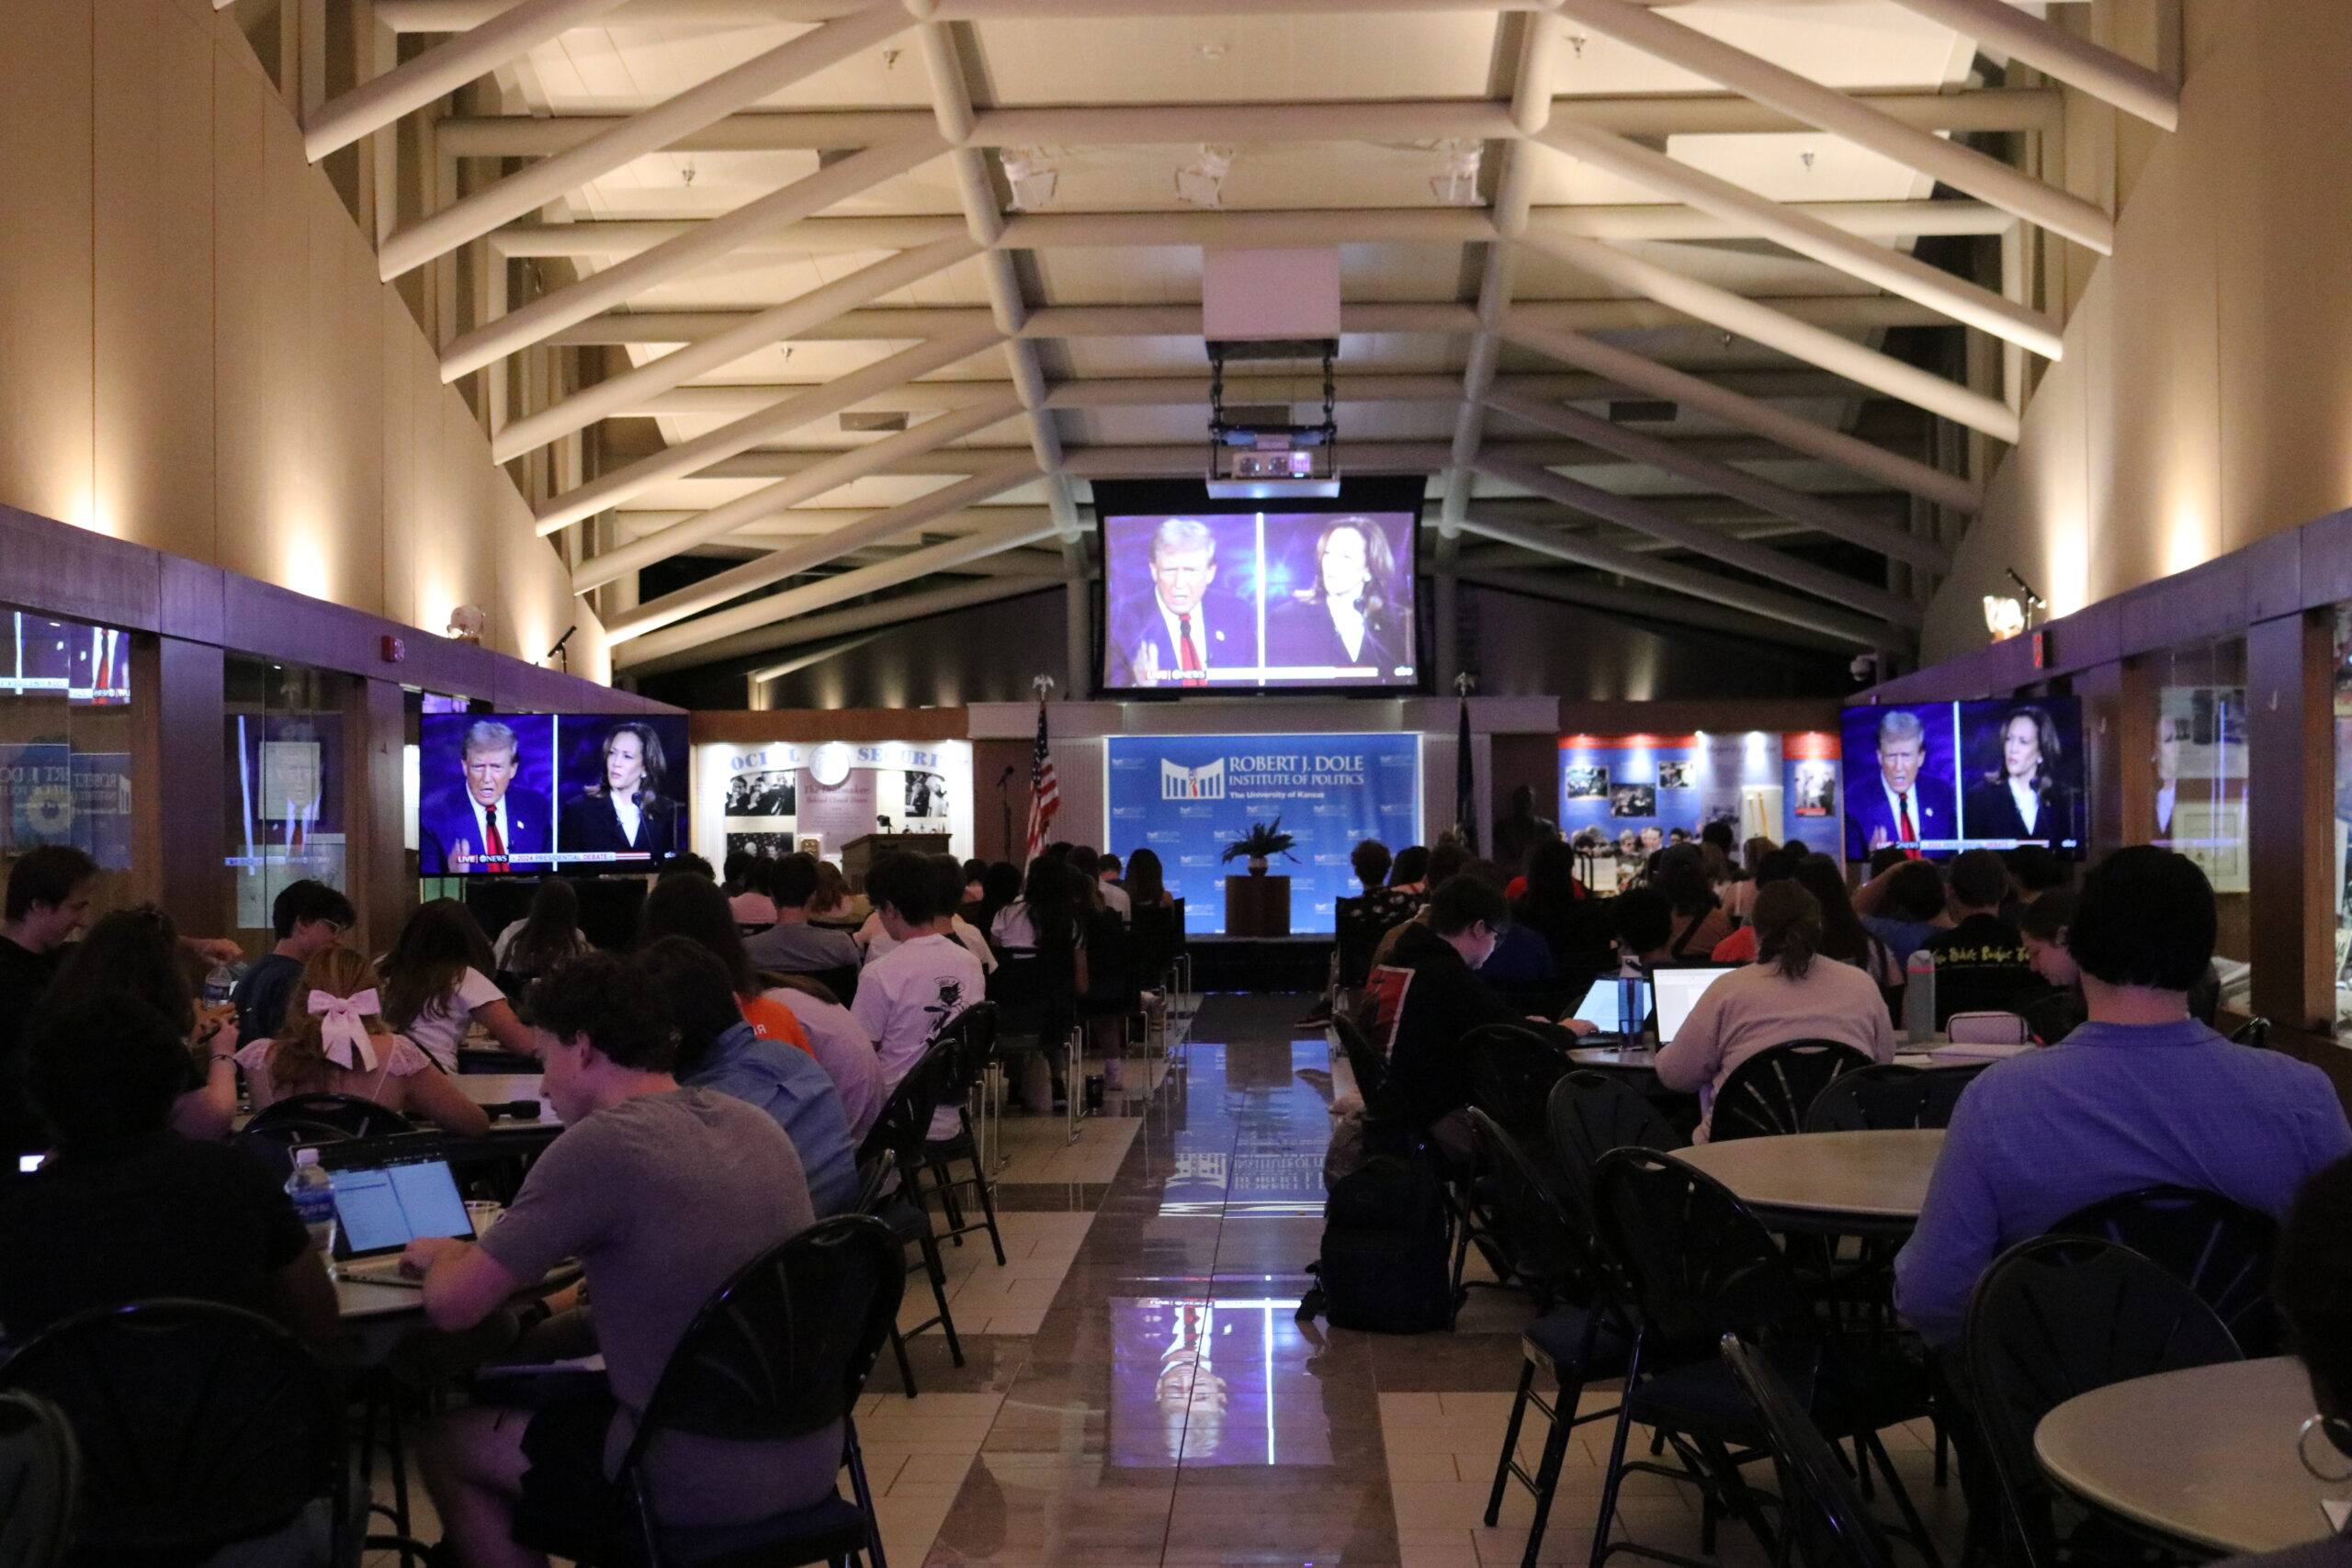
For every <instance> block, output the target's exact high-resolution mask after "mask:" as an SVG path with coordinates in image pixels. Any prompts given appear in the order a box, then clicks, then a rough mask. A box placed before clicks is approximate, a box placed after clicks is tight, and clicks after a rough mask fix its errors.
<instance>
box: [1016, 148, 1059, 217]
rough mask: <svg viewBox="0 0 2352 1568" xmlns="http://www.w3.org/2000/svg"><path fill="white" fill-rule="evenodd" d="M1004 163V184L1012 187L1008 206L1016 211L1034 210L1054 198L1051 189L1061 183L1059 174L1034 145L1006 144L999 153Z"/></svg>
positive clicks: (1041, 151) (1053, 189)
mask: <svg viewBox="0 0 2352 1568" xmlns="http://www.w3.org/2000/svg"><path fill="white" fill-rule="evenodd" d="M1001 162H1002V164H1004V178H1005V183H1006V184H1008V185H1010V186H1012V206H1013V209H1014V210H1015V211H1018V212H1035V211H1036V210H1038V209H1040V208H1043V207H1045V206H1046V205H1048V204H1049V203H1051V202H1052V201H1053V199H1054V191H1055V189H1056V187H1057V186H1059V185H1060V184H1061V175H1059V174H1058V173H1057V172H1056V171H1055V169H1054V168H1053V166H1052V164H1050V163H1049V162H1048V161H1047V159H1046V154H1045V152H1044V151H1043V150H1041V149H1039V148H1035V147H1019V148H1015V147H1008V148H1006V149H1005V150H1004V152H1002V153H1001Z"/></svg>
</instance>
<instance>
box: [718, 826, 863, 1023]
mask: <svg viewBox="0 0 2352 1568" xmlns="http://www.w3.org/2000/svg"><path fill="white" fill-rule="evenodd" d="M770 880H771V881H772V882H774V884H775V924H774V925H772V926H770V927H769V928H768V929H767V930H765V931H761V932H760V933H759V934H758V935H756V936H751V937H746V938H745V939H744V940H743V953H744V955H745V956H746V957H748V958H750V959H751V961H752V968H754V969H777V970H782V971H783V972H784V973H786V974H787V975H821V974H824V973H825V972H827V971H828V970H833V969H855V968H856V967H857V966H858V964H859V962H860V961H861V959H862V958H863V957H864V954H862V953H859V952H858V950H857V943H856V942H854V941H852V940H851V939H850V936H849V933H848V932H846V931H827V930H826V929H825V928H824V927H822V926H812V925H810V924H809V901H810V900H811V899H813V898H815V897H817V857H816V856H814V855H803V854H790V855H786V856H784V857H783V858H782V859H780V860H778V861H777V862H776V863H775V871H774V872H772V873H770ZM843 999H844V1000H846V998H843Z"/></svg>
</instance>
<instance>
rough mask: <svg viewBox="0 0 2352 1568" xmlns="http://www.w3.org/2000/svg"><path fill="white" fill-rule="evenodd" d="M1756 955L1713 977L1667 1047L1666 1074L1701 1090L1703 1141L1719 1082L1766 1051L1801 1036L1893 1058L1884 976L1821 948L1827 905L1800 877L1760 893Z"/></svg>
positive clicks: (1663, 1051)
mask: <svg viewBox="0 0 2352 1568" xmlns="http://www.w3.org/2000/svg"><path fill="white" fill-rule="evenodd" d="M1755 926H1756V941H1757V962H1756V963H1754V964H1749V965H1748V966H1747V967H1746V968H1744V969H1735V970H1733V971H1732V972H1731V973H1730V974H1728V975H1725V976H1723V977H1722V978H1721V979H1718V980H1717V981H1715V982H1714V984H1713V985H1711V986H1709V987H1707V989H1706V994H1705V995H1703V996H1702V997H1701V998H1699V1000H1698V1002H1697V1004H1696V1005H1695V1006H1693V1007H1692V1008H1691V1016H1690V1017H1688V1018H1686V1019H1684V1020H1683V1021H1682V1027H1681V1029H1680V1030H1679V1032H1677V1033H1676V1034H1675V1036H1674V1040H1673V1043H1670V1044H1668V1045H1664V1046H1661V1047H1659V1049H1658V1054H1657V1063H1656V1064H1655V1065H1656V1068H1657V1081H1658V1082H1660V1083H1662V1084H1664V1085H1665V1086H1666V1087H1667V1088H1668V1089H1677V1090H1680V1091H1681V1092H1684V1093H1689V1092H1690V1091H1691V1090H1692V1089H1696V1090H1698V1091H1699V1102H1700V1110H1701V1117H1700V1122H1699V1133H1698V1140H1697V1141H1698V1142H1700V1143H1702V1144H1703V1143H1705V1142H1706V1141H1707V1136H1708V1134H1709V1132H1710V1130H1711V1128H1712V1126H1713V1121H1714V1114H1715V1092H1716V1091H1717V1090H1718V1089H1722V1088H1723V1086H1724V1080H1725V1079H1727V1078H1729V1077H1731V1075H1732V1070H1733V1069H1734V1068H1736V1067H1737V1066H1739V1065H1740V1064H1741V1063H1742V1062H1745V1061H1746V1060H1747V1058H1749V1057H1750V1056H1753V1055H1756V1054H1757V1053H1758V1052H1759V1051H1764V1050H1769V1049H1770V1048H1771V1047H1772V1046H1775V1045H1785V1044H1787V1043H1789V1042H1790V1041H1792V1040H1834V1041H1837V1042H1838V1043H1840V1044H1844V1045H1851V1046H1852V1047H1854V1049H1856V1050H1857V1051H1860V1052H1862V1053H1863V1054H1864V1055H1868V1056H1870V1057H1871V1059H1872V1060H1873V1061H1880V1062H1891V1061H1893V1060H1894V1030H1893V1029H1892V1028H1891V1027H1889V1025H1888V1023H1887V1015H1886V998H1884V997H1883V996H1881V995H1880V994H1879V988H1878V982H1877V981H1876V980H1874V979H1872V978H1871V976H1868V975H1866V974H1864V973H1863V972H1862V971H1861V970H1860V969H1858V968H1856V967H1854V966H1853V965H1852V964H1841V963H1839V962H1838V960H1836V959H1834V958H1829V957H1826V956H1824V955H1823V953H1822V952H1821V942H1822V933H1821V905H1820V903H1819V901H1818V900H1816V899H1815V897H1814V896H1813V895H1812V894H1810V893H1808V892H1806V891H1805V889H1804V886H1802V885H1800V884H1799V883H1797V882H1796V881H1795V880H1794V879H1791V880H1789V881H1786V882H1775V883H1772V884H1770V886H1767V887H1766V888H1765V889H1764V890H1763V891H1762V892H1760V893H1758V894H1757V895H1756V910H1755Z"/></svg>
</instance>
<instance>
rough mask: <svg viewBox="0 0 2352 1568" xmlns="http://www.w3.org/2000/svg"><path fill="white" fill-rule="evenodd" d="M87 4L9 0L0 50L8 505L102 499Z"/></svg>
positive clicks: (3, 482)
mask: <svg viewBox="0 0 2352 1568" xmlns="http://www.w3.org/2000/svg"><path fill="white" fill-rule="evenodd" d="M99 9H100V7H98V6H93V5H91V4H90V3H89V0H12V3H11V4H10V6H8V12H7V26H8V45H7V47H6V49H0V147H4V148H6V149H7V169H6V175H5V176H0V502H6V503H8V504H12V505H17V506H23V507H28V508H30V509H31V510H33V511H36V512H44V513H51V515H54V516H58V517H66V518H72V519H74V520H76V521H84V520H86V518H87V517H88V513H89V508H90V505H91V502H92V500H93V497H94V493H95V492H94V490H93V485H94V482H95V479H94V473H93V469H92V451H93V447H92V440H93V436H92V421H93V419H94V417H95V409H96V402H95V396H96V394H95V391H94V389H93V384H92V380H91V376H92V367H91V359H90V340H91V334H92V331H93V326H92V310H93V299H92V294H91V288H90V276H91V209H92V204H93V202H94V200H95V192H94V190H93V188H92V182H91V113H92V107H91V91H92V87H91V70H90V39H91V30H92V28H94V27H95V26H96V14H97V12H98V10H99Z"/></svg>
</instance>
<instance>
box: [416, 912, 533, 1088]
mask: <svg viewBox="0 0 2352 1568" xmlns="http://www.w3.org/2000/svg"><path fill="white" fill-rule="evenodd" d="M378 967H379V972H380V973H381V974H382V976H383V977H384V985H383V1000H384V1021H385V1022H386V1023H387V1024H390V1026H391V1028H392V1030H393V1032H395V1033H399V1034H405V1035H407V1036H408V1037H409V1039H410V1040H411V1041H412V1042H413V1043H414V1044H415V1045H416V1047H417V1048H418V1049H419V1050H421V1051H423V1052H424V1054H425V1055H428V1056H430V1057H432V1058H433V1060H434V1063H435V1066H439V1067H440V1068H441V1069H442V1070H443V1071H444V1072H456V1071H457V1070H458V1041H460V1040H462V1039H464V1038H465V1035H466V1030H467V1029H468V1027H469V1026H470V1025H472V1024H476V1023H479V1024H481V1026H482V1027H483V1028H484V1029H486V1030H488V1031H489V1032H490V1034H491V1037H492V1039H494V1040H496V1041H497V1042H498V1043H499V1044H500V1045H501V1046H503V1047H504V1048H505V1049H506V1050H508V1051H511V1052H513V1053H514V1054H515V1055H518V1056H535V1055H537V1054H538V1043H537V1040H536V1039H535V1038H534V1037H533V1035H532V1032H531V1031H530V1030H529V1029H528V1028H526V1026H525V1025H524V1023H523V1021H522V1020H521V1019H519V1018H517V1017H515V1010H514V1008H513V1007H511V1006H510V1005H508V1003H507V1000H506V993H505V992H503V991H502V990H500V989H499V988H498V984H497V982H496V981H494V980H492V979H491V977H490V976H489V975H488V974H486V973H485V971H487V970H490V969H492V968H495V967H496V964H495V962H494V961H493V960H492V957H491V953H490V939H489V938H487V937H485V936H483V935H482V932H481V927H480V926H479V925H476V924H475V923H474V918H473V916H472V915H471V914H470V913H469V912H468V911H467V908H466V907H465V906H464V905H463V904H460V903H458V901H457V900H456V899H455V898H435V899H432V900H430V901H429V902H427V903H424V904H422V905H420V906H418V908H417V911H416V913H415V914H413V915H411V916H410V917H409V918H408V924H406V925H404V926H402V927H401V934H400V938H399V940H398V941H396V942H393V943H392V950H391V952H390V953H386V954H385V955H384V958H383V962H382V963H381V964H379V966H378Z"/></svg>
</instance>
